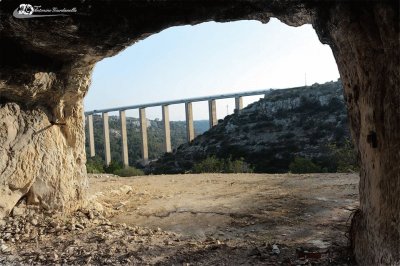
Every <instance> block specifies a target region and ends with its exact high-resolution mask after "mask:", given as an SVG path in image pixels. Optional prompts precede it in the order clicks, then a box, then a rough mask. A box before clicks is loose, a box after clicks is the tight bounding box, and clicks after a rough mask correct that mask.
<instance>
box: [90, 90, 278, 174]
mask: <svg viewBox="0 0 400 266" xmlns="http://www.w3.org/2000/svg"><path fill="white" fill-rule="evenodd" d="M269 91H270V89H269V90H258V91H248V92H240V93H232V94H221V95H213V96H205V97H197V98H189V99H181V100H172V101H165V102H156V103H148V104H139V105H132V106H123V107H115V108H109V109H102V110H93V111H87V112H85V117H86V123H87V124H88V127H89V149H90V157H93V156H95V154H96V152H95V147H94V130H93V114H100V113H101V114H102V117H103V132H104V136H103V137H104V152H105V163H106V165H107V166H108V165H109V164H110V163H111V150H110V130H109V123H108V113H109V112H116V111H118V112H119V116H120V121H121V122H120V123H121V124H120V126H121V139H122V160H123V164H124V166H125V167H127V166H129V158H128V139H127V132H126V114H125V111H126V110H133V109H139V121H140V135H141V141H142V143H141V150H142V160H143V162H147V161H148V159H149V152H148V141H147V119H146V108H147V107H156V106H161V108H162V121H163V124H164V127H163V129H164V130H163V132H164V150H165V152H171V151H172V149H171V131H170V124H169V108H168V107H169V105H174V104H182V103H184V104H185V113H186V136H187V141H188V142H190V141H192V140H193V139H194V126H193V107H192V103H193V102H202V101H208V112H209V125H210V128H211V127H213V126H215V125H217V123H218V120H217V105H216V100H219V99H227V98H235V110H237V111H240V110H241V109H242V108H243V97H245V96H254V95H262V94H264V95H266V94H267V93H268V92H269Z"/></svg>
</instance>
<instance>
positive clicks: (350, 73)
mask: <svg viewBox="0 0 400 266" xmlns="http://www.w3.org/2000/svg"><path fill="white" fill-rule="evenodd" d="M39 4H42V5H44V4H43V3H39ZM46 4H48V5H50V8H51V6H53V5H61V3H60V2H59V1H51V2H46ZM63 5H65V6H62V7H60V8H71V7H76V8H77V10H78V12H77V13H76V14H71V15H70V16H65V17H56V18H34V19H16V18H14V17H13V16H12V13H13V11H14V10H15V9H16V8H17V7H18V6H17V4H15V2H12V1H2V2H1V3H0V8H1V9H0V19H1V23H0V51H1V58H0V62H1V66H0V103H1V104H2V105H1V106H2V107H1V114H2V115H4V116H7V121H9V120H11V121H18V124H19V126H18V128H20V129H23V130H24V132H28V135H27V138H28V139H29V138H30V137H29V134H30V133H29V129H31V127H28V128H26V127H24V126H23V124H24V121H23V120H20V118H21V117H20V115H19V114H21V113H22V114H23V115H22V116H24V115H25V120H26V121H35V119H39V118H38V117H39V116H40V115H38V114H40V113H41V114H43V115H44V114H45V116H46V117H47V118H45V117H44V116H43V118H42V119H39V120H37V122H36V123H37V128H41V129H43V128H46V127H48V126H49V125H50V122H53V123H54V122H58V123H65V125H64V126H57V127H54V126H53V127H52V128H51V130H50V131H47V132H48V133H46V135H44V136H43V138H39V139H38V140H36V141H31V142H26V143H27V144H26V145H25V146H26V147H23V148H21V147H19V146H18V145H19V144H17V143H23V141H22V139H21V141H20V139H19V138H18V139H17V142H15V143H12V141H13V140H15V139H14V138H13V134H12V132H13V130H12V128H13V126H10V128H9V127H8V126H7V132H11V133H10V135H9V134H8V133H7V134H4V135H2V136H3V137H2V138H1V139H0V149H1V154H2V158H1V159H2V161H6V165H9V166H8V167H7V169H9V168H10V170H2V171H7V174H5V173H2V174H1V176H0V186H1V189H0V191H1V194H0V198H1V201H2V202H4V201H5V200H12V202H8V203H7V206H3V207H2V211H1V216H4V215H6V214H7V213H9V212H10V208H11V206H12V205H13V204H15V203H16V201H17V198H18V197H19V196H23V195H26V193H28V194H30V195H31V196H30V198H39V196H40V198H41V206H43V207H44V206H50V207H64V209H66V210H68V209H70V208H71V207H72V208H73V207H74V206H76V205H77V203H76V202H74V200H78V199H79V198H80V195H81V194H82V190H83V184H85V182H84V180H85V178H86V177H85V174H84V163H85V157H84V145H83V140H84V137H83V135H84V134H83V132H84V131H83V126H82V123H83V120H82V98H83V96H84V95H85V92H86V90H87V88H88V84H89V80H90V74H91V69H92V67H93V65H94V64H95V63H96V62H98V61H99V60H101V59H102V58H104V57H107V56H112V55H115V54H117V53H118V52H119V51H121V50H123V49H124V48H125V47H127V46H129V45H132V44H133V43H135V42H136V41H139V40H141V39H144V38H146V37H147V36H149V35H151V34H154V33H157V32H159V31H161V30H163V29H165V28H168V27H171V26H176V25H184V24H196V23H200V22H204V21H210V20H215V21H220V22H222V21H232V20H240V19H257V20H260V21H262V22H268V19H269V17H271V16H274V17H277V18H279V19H281V20H282V21H283V22H285V23H287V24H289V25H293V26H296V25H297V26H298V25H301V24H304V23H312V25H313V26H314V28H315V29H316V32H317V34H318V36H319V38H320V40H321V41H322V42H323V43H326V44H329V45H330V46H331V48H332V51H333V53H334V56H335V58H336V61H337V63H338V67H339V71H340V74H341V78H342V81H343V84H344V89H345V94H346V99H347V105H348V108H349V112H350V124H351V130H352V135H353V139H354V142H355V144H356V145H357V146H358V150H359V151H360V155H361V167H362V170H361V182H360V183H361V186H360V212H359V213H358V215H357V216H356V218H355V220H354V225H355V227H354V228H355V230H354V241H355V242H354V250H355V255H356V258H357V259H358V261H359V263H360V264H362V265H376V264H379V263H381V264H385V263H386V264H396V263H399V262H400V211H399V210H400V198H399V197H398V195H399V194H400V184H399V182H400V177H399V175H400V169H399V167H400V166H399V164H398V162H399V161H400V153H399V152H398V147H399V145H400V134H399V132H400V121H399V120H400V119H399V117H400V109H399V108H398V107H399V106H400V93H399V90H398V87H399V83H400V77H399V71H398V69H399V58H400V56H399V53H400V52H399V51H400V49H399V23H398V20H399V7H398V2H397V1H379V2H378V1H376V2H375V1H370V2H365V3H362V4H360V2H359V1H354V2H350V1H291V0H290V1H289V0H285V1H267V0H242V1H222V0H221V1H150V2H148V1H127V2H123V3H122V2H121V3H120V4H116V2H115V1H102V2H99V3H95V2H94V1H68V2H65V3H63ZM6 103H9V104H11V105H4V104H6ZM11 106H14V107H11ZM16 106H18V107H19V109H20V110H21V112H20V113H19V114H18V115H17V114H15V115H12V117H10V112H9V111H8V110H7V109H9V108H15V107H16ZM3 109H4V110H3ZM2 121H5V120H3V119H2ZM7 123H8V122H7ZM11 124H12V123H11ZM27 124H29V123H27ZM9 129H10V130H9ZM31 130H32V129H31ZM21 133H22V132H21ZM21 133H19V134H21ZM47 134H48V135H47ZM18 136H20V135H18ZM22 138H23V137H22ZM5 143H11V147H10V144H8V145H7V148H5V147H6V146H5ZM50 145H51V148H50V150H47V149H46V147H47V146H50ZM29 150H30V151H32V152H34V153H37V158H39V159H38V161H33V160H32V159H31V158H30V157H29V156H28V154H29V152H28V151H29ZM46 154H50V155H51V156H50V157H49V158H50V159H49V161H50V162H51V163H48V162H49V161H46V160H43V159H42V158H45V157H46V156H45V155H46ZM60 158H62V159H60ZM24 161H30V162H31V164H39V165H41V167H42V170H39V171H38V172H36V171H37V169H38V166H35V167H32V166H31V164H28V165H29V167H27V168H25V167H26V166H27V165H26V164H24V163H23V162H24ZM3 167H4V166H3ZM8 171H9V172H8ZM11 180H17V181H18V182H17V187H15V186H14V185H13V184H12V183H11V182H14V181H11ZM42 187H45V188H46V189H43V190H42V189H41V188H42ZM73 190H75V191H73ZM71 202H73V203H71ZM3 205H4V204H3Z"/></svg>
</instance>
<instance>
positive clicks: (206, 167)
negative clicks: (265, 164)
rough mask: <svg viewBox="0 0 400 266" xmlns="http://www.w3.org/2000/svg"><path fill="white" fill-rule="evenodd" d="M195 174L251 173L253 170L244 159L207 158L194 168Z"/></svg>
mask: <svg viewBox="0 0 400 266" xmlns="http://www.w3.org/2000/svg"><path fill="white" fill-rule="evenodd" d="M193 172H194V173H251V172H253V169H252V168H251V167H250V166H249V164H247V163H246V162H245V161H244V160H243V158H241V159H240V160H231V158H229V159H219V158H217V157H215V156H211V157H207V158H206V159H204V160H203V161H201V162H198V163H195V164H194V166H193Z"/></svg>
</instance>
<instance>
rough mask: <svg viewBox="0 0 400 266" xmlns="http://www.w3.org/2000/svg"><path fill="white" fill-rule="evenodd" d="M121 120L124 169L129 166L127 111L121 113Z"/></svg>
mask: <svg viewBox="0 0 400 266" xmlns="http://www.w3.org/2000/svg"><path fill="white" fill-rule="evenodd" d="M119 120H120V122H121V141H122V143H121V144H122V162H123V164H124V167H128V166H129V157H128V136H127V134H126V114H125V111H119Z"/></svg>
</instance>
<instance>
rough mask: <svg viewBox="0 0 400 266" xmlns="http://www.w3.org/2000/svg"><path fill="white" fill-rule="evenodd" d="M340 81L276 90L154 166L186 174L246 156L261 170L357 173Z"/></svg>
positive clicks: (157, 170)
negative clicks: (204, 165)
mask: <svg viewBox="0 0 400 266" xmlns="http://www.w3.org/2000/svg"><path fill="white" fill-rule="evenodd" d="M349 139H350V132H349V129H348V120H347V111H346V107H345V103H344V99H343V88H342V85H341V83H340V82H328V83H325V84H314V85H312V86H306V87H299V88H291V89H282V90H271V91H270V92H269V93H268V95H267V96H266V98H264V99H261V100H260V101H258V102H255V103H253V104H251V105H249V106H248V107H247V108H245V109H243V110H241V111H240V112H239V113H235V114H233V115H230V116H227V117H225V119H224V120H222V121H220V123H219V124H218V125H217V126H215V127H213V128H212V129H211V130H209V131H206V132H205V133H204V134H202V135H200V136H198V137H196V138H195V139H194V140H193V141H192V142H191V143H190V144H183V145H181V146H180V147H179V148H178V149H177V150H175V151H174V153H173V154H165V155H163V156H162V157H161V158H160V159H159V160H157V161H156V162H153V163H151V164H150V166H149V167H148V168H147V171H148V172H150V173H156V174H157V173H184V172H187V171H197V170H196V168H197V167H198V166H199V165H201V164H202V163H203V164H204V163H205V162H207V160H209V159H207V158H214V159H212V161H224V160H227V159H229V160H232V161H235V160H239V159H241V160H243V162H245V163H246V164H247V165H251V167H252V169H254V171H255V172H266V173H282V172H288V171H293V172H296V173H300V172H336V171H346V172H348V171H357V168H358V163H357V157H356V152H355V151H354V148H353V146H352V145H351V142H350V141H349Z"/></svg>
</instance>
